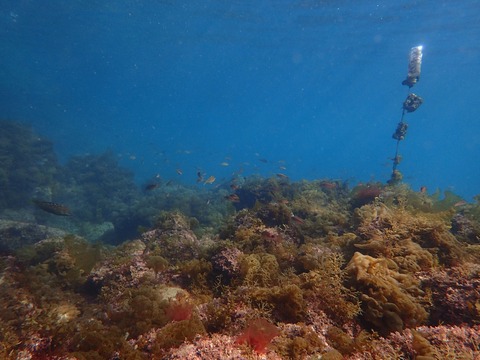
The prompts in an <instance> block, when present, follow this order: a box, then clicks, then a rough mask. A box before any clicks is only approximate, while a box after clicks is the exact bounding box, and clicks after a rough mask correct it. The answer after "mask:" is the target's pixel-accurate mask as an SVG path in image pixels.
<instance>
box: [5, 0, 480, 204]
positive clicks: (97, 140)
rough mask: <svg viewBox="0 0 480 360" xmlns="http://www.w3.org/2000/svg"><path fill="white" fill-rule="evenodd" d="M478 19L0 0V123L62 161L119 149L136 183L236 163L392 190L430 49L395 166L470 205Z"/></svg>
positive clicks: (421, 7) (429, 8)
mask: <svg viewBox="0 0 480 360" xmlns="http://www.w3.org/2000/svg"><path fill="white" fill-rule="evenodd" d="M479 19H480V4H479V2H478V1H443V2H442V1H377V2H374V1H353V0H351V1H313V0H305V1H278V0H276V1H273V0H272V1H235V0H229V1H226V0H225V1H223V0H222V1H173V0H170V1H169V0H166V1H73V0H72V1H52V0H50V1H26V0H24V1H20V0H15V1H13V0H4V1H2V5H1V7H0V25H1V26H0V37H1V42H0V56H1V61H0V116H1V117H2V118H4V119H10V120H18V121H20V122H24V123H28V124H32V125H33V126H34V128H35V130H36V131H37V132H38V133H40V134H42V135H44V136H46V137H48V138H50V139H51V140H52V141H53V142H54V143H55V149H56V151H57V152H58V155H59V157H60V159H61V160H62V161H64V160H65V159H67V158H68V157H69V156H71V155H72V154H86V153H100V152H103V151H104V150H106V149H112V150H113V151H114V152H115V153H116V154H118V157H119V159H120V161H121V164H122V165H125V166H127V167H129V168H130V169H132V170H134V171H135V173H136V178H137V179H138V181H139V182H141V181H143V180H144V179H146V178H149V177H152V176H155V175H156V174H160V176H162V177H163V178H165V179H169V178H175V179H179V177H180V176H179V175H177V173H176V169H181V170H182V171H183V175H182V176H181V179H182V181H183V182H185V183H194V182H195V179H196V173H197V171H199V170H201V171H203V172H205V173H207V174H208V175H215V176H216V177H217V179H221V178H222V177H227V176H229V175H230V174H231V173H233V172H235V171H239V170H240V169H242V170H243V171H244V174H252V173H259V174H262V175H264V176H271V175H273V174H275V173H278V172H281V173H285V174H287V175H288V176H290V177H291V179H293V180H299V179H302V178H305V179H316V178H327V177H328V178H341V179H349V180H350V181H351V183H352V184H355V183H356V182H359V181H369V180H379V181H383V182H384V181H386V180H388V179H389V177H390V173H391V167H392V162H391V160H390V159H391V158H392V157H393V155H394V153H395V140H393V139H392V138H391V135H392V133H393V132H394V131H395V128H396V125H397V123H398V121H399V120H400V117H401V105H402V102H403V101H404V99H405V97H406V95H407V93H408V88H407V87H405V86H402V85H401V82H402V80H404V79H405V77H406V73H407V63H408V53H409V51H410V48H411V47H412V46H417V45H423V46H424V57H423V66H422V76H421V80H420V82H419V83H418V84H417V85H416V86H415V87H414V88H413V89H412V90H413V91H414V92H415V93H417V94H418V95H420V96H422V97H423V98H424V100H425V103H424V104H423V105H422V107H421V108H420V109H419V110H418V111H416V112H414V113H412V114H408V115H407V116H406V118H405V121H406V122H408V123H409V125H410V127H409V130H408V134H407V138H406V139H405V141H403V142H402V143H401V146H400V153H401V155H403V158H404V160H403V162H402V163H401V164H400V166H399V170H400V171H401V172H402V173H403V174H404V176H405V181H406V182H408V183H410V184H411V185H412V187H413V188H414V189H418V188H420V186H422V185H425V186H427V187H428V190H429V192H433V191H435V190H436V189H437V188H440V189H442V190H446V189H448V190H453V191H454V192H456V193H458V194H460V195H462V196H465V197H467V198H469V199H470V198H471V197H472V196H473V195H475V194H478V193H480V191H479V188H480V187H479V185H480V182H479V179H480V166H479V158H480V156H479V155H480V122H479V119H480V106H479V105H478V104H479V95H480V84H479V74H480V47H479V42H478V41H479V39H480V21H479ZM265 161H266V162H265ZM222 162H226V163H228V166H225V164H223V166H222V165H221V163H222ZM280 167H282V168H280ZM283 167H285V168H286V169H283Z"/></svg>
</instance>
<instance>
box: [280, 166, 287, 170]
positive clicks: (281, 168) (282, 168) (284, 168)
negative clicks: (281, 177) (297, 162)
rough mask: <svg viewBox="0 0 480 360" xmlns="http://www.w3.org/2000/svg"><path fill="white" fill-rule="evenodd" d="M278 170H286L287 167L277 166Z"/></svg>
mask: <svg viewBox="0 0 480 360" xmlns="http://www.w3.org/2000/svg"><path fill="white" fill-rule="evenodd" d="M278 168H279V169H280V170H287V167H286V166H279V167H278Z"/></svg>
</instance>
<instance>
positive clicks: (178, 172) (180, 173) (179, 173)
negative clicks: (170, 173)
mask: <svg viewBox="0 0 480 360" xmlns="http://www.w3.org/2000/svg"><path fill="white" fill-rule="evenodd" d="M175 171H176V172H177V174H178V175H183V171H182V169H177V170H175Z"/></svg>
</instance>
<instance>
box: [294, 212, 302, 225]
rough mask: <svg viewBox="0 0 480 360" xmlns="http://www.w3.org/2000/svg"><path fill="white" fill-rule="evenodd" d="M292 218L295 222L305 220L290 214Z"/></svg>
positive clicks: (299, 222) (298, 222)
mask: <svg viewBox="0 0 480 360" xmlns="http://www.w3.org/2000/svg"><path fill="white" fill-rule="evenodd" d="M292 220H293V221H295V222H296V223H297V224H304V223H305V220H303V219H302V218H301V217H298V216H297V215H293V214H292Z"/></svg>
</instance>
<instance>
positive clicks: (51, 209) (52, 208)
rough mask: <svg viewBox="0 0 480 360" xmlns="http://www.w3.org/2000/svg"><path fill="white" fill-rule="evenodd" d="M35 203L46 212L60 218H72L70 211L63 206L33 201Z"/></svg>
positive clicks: (49, 202)
mask: <svg viewBox="0 0 480 360" xmlns="http://www.w3.org/2000/svg"><path fill="white" fill-rule="evenodd" d="M32 201H33V203H34V204H35V205H36V206H37V207H38V208H39V209H42V210H43V211H45V212H48V213H50V214H54V215H58V216H71V215H72V214H71V213H70V209H69V208H68V207H66V206H65V205H62V204H57V203H54V202H51V201H42V200H32Z"/></svg>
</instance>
